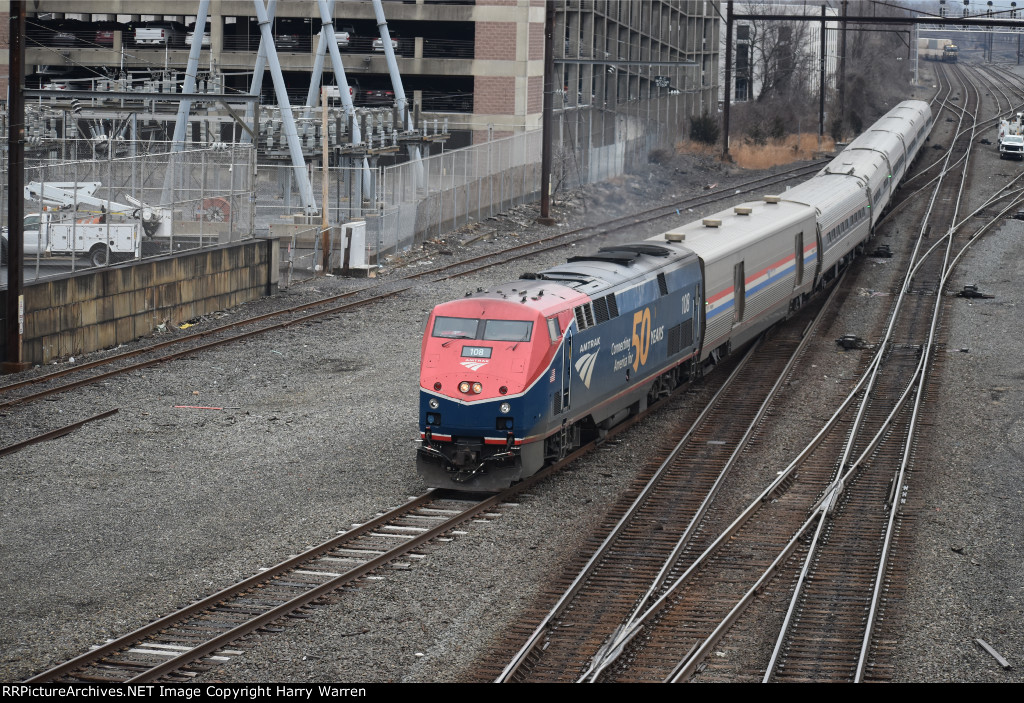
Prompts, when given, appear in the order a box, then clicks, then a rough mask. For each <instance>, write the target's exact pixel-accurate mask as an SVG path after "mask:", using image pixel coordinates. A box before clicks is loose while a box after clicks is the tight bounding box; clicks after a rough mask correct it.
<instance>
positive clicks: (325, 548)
mask: <svg viewBox="0 0 1024 703" xmlns="http://www.w3.org/2000/svg"><path fill="white" fill-rule="evenodd" d="M432 500H433V491H427V492H426V493H424V494H423V495H421V496H418V497H416V498H414V499H412V500H410V501H408V502H406V503H403V504H402V505H400V506H398V507H397V508H395V509H393V510H391V511H389V512H387V513H385V514H383V515H380V516H379V517H377V518H374V519H373V520H370V521H368V522H366V523H364V524H362V525H360V526H359V527H354V528H352V529H351V530H348V531H346V532H345V533H344V534H341V535H337V536H335V537H332V538H331V539H329V540H327V541H325V542H322V543H320V544H318V545H316V546H315V547H313V548H312V549H308V550H306V551H305V552H303V553H302V554H298V555H296V556H294V557H291V558H289V559H286V560H285V561H283V562H281V563H279V564H277V565H275V566H272V567H270V568H269V569H267V570H266V571H262V572H260V573H258V574H255V575H253V576H250V577H249V578H246V579H244V580H242V581H239V582H238V583H235V584H232V585H231V586H228V587H227V588H224V589H221V590H219V591H217V592H216V593H214V594H213V595H211V596H207V597H206V598H203V599H202V600H200V601H197V602H195V603H193V604H191V605H189V606H186V607H184V608H181V609H180V610H176V611H174V612H173V613H171V614H169V615H165V616H164V617H162V618H159V619H158V620H154V621H153V622H151V623H149V624H148V625H145V626H143V627H140V628H138V629H137V630H133V631H132V632H129V633H128V634H126V635H123V636H121V637H118V638H117V639H115V640H113V641H111V642H108V643H107V644H104V645H103V646H101V647H97V648H96V649H93V650H91V651H89V652H86V653H85V654H82V655H79V656H77V657H75V658H74V659H70V660H68V661H66V662H64V663H63V664H60V665H58V666H55V667H53V668H51V669H47V670H46V671H44V672H43V673H41V674H38V675H36V676H33V677H32V678H30V679H28V680H27V683H37V682H43V681H52V680H53V679H55V678H57V677H60V676H63V675H65V674H67V673H69V672H71V671H74V670H75V669H77V668H80V667H81V666H84V665H87V664H91V663H93V662H95V661H98V660H100V659H102V658H103V657H105V656H107V655H109V654H112V653H114V652H116V651H118V650H120V649H123V648H124V647H126V646H128V645H130V644H131V643H133V642H137V641H138V640H141V639H144V638H146V637H148V636H150V635H152V634H154V633H157V632H160V631H161V630H163V629H166V628H168V627H170V626H172V625H174V624H176V623H179V622H181V621H182V620H184V619H186V618H188V617H190V616H192V615H195V614H197V613H200V612H202V611H204V610H206V609H207V608H209V607H210V606H211V605H212V604H215V603H219V602H221V601H223V600H225V599H227V598H230V597H232V596H234V595H237V594H238V593H241V592H244V591H247V590H249V589H251V588H253V587H255V586H257V585H259V584H261V583H265V582H266V581H269V580H271V579H273V578H274V577H276V576H279V575H280V574H283V573H286V572H288V571H290V570H291V569H293V568H295V567H296V566H298V565H299V564H303V563H305V562H307V561H309V560H310V559H313V558H315V557H316V556H318V555H320V554H323V553H325V552H329V551H330V550H332V549H334V548H336V547H338V546H340V545H342V544H345V543H346V542H349V541H351V540H352V539H353V538H354V537H357V536H359V535H361V534H364V533H366V532H369V531H371V530H374V529H377V528H379V527H380V526H382V525H384V524H386V523H387V522H388V521H390V520H393V519H394V518H395V517H396V516H397V515H399V514H401V513H403V512H408V511H409V510H413V509H415V508H417V507H420V506H422V505H425V504H427V503H429V502H431V501H432Z"/></svg>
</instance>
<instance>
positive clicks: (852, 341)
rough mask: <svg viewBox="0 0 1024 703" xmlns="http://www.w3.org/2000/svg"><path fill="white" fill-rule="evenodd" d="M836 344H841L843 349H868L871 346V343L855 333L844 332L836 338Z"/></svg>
mask: <svg viewBox="0 0 1024 703" xmlns="http://www.w3.org/2000/svg"><path fill="white" fill-rule="evenodd" d="M836 344H838V345H839V346H841V347H842V348H843V349H868V348H869V347H871V345H870V344H868V343H867V342H865V341H864V340H863V339H861V338H860V337H858V336H857V335H855V334H844V335H843V336H842V337H840V338H839V339H837V340H836Z"/></svg>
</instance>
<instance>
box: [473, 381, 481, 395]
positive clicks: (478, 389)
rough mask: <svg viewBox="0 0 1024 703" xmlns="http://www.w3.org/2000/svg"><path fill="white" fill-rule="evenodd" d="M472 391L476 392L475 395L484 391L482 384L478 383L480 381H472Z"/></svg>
mask: <svg viewBox="0 0 1024 703" xmlns="http://www.w3.org/2000/svg"><path fill="white" fill-rule="evenodd" d="M473 392H474V393H476V394H477V395H480V394H481V393H483V392H484V384H482V383H480V381H477V382H476V383H474V384H473Z"/></svg>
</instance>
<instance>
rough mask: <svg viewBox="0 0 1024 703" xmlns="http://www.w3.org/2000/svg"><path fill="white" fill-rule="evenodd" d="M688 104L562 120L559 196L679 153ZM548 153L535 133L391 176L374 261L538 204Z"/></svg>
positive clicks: (668, 100) (679, 98) (555, 152)
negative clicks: (666, 152) (655, 155)
mask: <svg viewBox="0 0 1024 703" xmlns="http://www.w3.org/2000/svg"><path fill="white" fill-rule="evenodd" d="M687 98H688V96H686V95H683V94H676V95H666V96H661V97H657V98H652V99H649V100H636V101H632V102H630V103H624V104H620V105H618V106H617V109H616V110H614V111H613V110H608V109H605V108H603V107H599V106H577V107H574V108H571V109H566V110H561V111H559V112H558V113H556V115H555V134H554V137H553V143H552V175H551V183H552V191H553V192H554V193H555V194H557V193H558V192H559V191H563V190H567V189H572V188H578V187H580V186H582V185H585V184H588V183H594V182H597V181H602V180H607V179H609V178H614V177H616V176H619V175H621V174H623V173H624V172H626V171H628V170H631V169H634V168H637V167H639V166H642V165H643V164H645V163H647V161H648V160H649V159H650V158H651V155H652V152H654V151H655V150H656V149H671V148H674V146H675V144H676V143H678V142H679V141H681V140H682V139H683V138H684V136H685V128H686V122H687V119H688V114H689V113H688V110H690V109H691V106H690V105H689V100H688V99H687ZM691 100H692V99H691ZM488 136H490V135H489V134H488ZM541 149H542V133H541V131H540V130H533V131H530V132H523V133H520V134H515V135H512V136H508V137H502V138H498V139H488V140H487V141H486V142H484V143H482V144H474V145H473V146H469V147H466V148H463V149H459V150H455V151H451V152H448V153H444V154H438V155H434V156H430V157H427V158H425V159H422V160H421V161H419V162H417V161H409V162H407V163H403V164H398V165H395V166H388V167H386V168H384V169H383V172H382V179H383V184H382V189H381V191H380V193H381V196H380V202H379V206H378V213H377V217H376V220H375V222H373V223H370V224H371V226H370V227H369V228H368V232H369V233H372V235H371V236H368V238H369V239H370V240H371V243H372V245H373V247H374V250H373V251H372V252H371V256H373V257H378V258H379V257H382V256H385V255H387V254H390V253H393V252H396V251H400V250H402V249H407V248H409V247H411V246H414V245H418V244H420V243H422V242H423V241H424V240H426V239H429V238H431V237H436V236H440V235H441V234H443V233H444V232H446V231H449V230H452V229H455V228H457V227H461V226H463V225H465V224H468V223H470V222H479V221H481V220H484V219H486V218H488V217H493V216H494V215H495V214H496V213H498V212H501V211H503V210H507V209H508V208H510V207H513V206H515V205H520V204H522V203H525V202H533V201H535V200H538V199H539V197H540V179H541V172H540V160H541Z"/></svg>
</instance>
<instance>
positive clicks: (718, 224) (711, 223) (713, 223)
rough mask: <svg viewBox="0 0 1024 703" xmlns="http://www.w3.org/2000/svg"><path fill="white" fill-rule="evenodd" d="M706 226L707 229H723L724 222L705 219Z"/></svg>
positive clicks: (712, 218)
mask: <svg viewBox="0 0 1024 703" xmlns="http://www.w3.org/2000/svg"><path fill="white" fill-rule="evenodd" d="M704 226H705V227H721V226H722V221H721V220H719V219H716V218H714V217H705V218H704Z"/></svg>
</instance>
